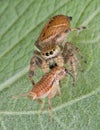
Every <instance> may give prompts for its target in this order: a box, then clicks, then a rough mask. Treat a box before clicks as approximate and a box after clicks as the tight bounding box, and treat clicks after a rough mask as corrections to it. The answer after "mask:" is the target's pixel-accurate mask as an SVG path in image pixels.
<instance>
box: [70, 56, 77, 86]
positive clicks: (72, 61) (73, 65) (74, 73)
mask: <svg viewBox="0 0 100 130" xmlns="http://www.w3.org/2000/svg"><path fill="white" fill-rule="evenodd" d="M69 61H70V65H71V69H72V72H73V85H75V82H76V76H77V72H76V66H75V59H74V58H73V57H70V58H69Z"/></svg>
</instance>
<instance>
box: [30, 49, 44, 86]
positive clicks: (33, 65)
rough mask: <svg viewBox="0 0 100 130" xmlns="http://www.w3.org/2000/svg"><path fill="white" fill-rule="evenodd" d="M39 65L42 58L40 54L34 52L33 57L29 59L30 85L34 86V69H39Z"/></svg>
mask: <svg viewBox="0 0 100 130" xmlns="http://www.w3.org/2000/svg"><path fill="white" fill-rule="evenodd" d="M41 64H42V58H41V55H40V52H38V51H34V56H33V57H32V58H31V61H30V68H29V79H30V81H31V82H32V85H35V82H34V80H33V78H32V77H33V76H34V74H35V70H36V67H40V68H41Z"/></svg>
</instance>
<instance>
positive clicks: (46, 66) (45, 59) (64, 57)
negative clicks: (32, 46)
mask: <svg viewBox="0 0 100 130" xmlns="http://www.w3.org/2000/svg"><path fill="white" fill-rule="evenodd" d="M75 52H77V53H78V54H79V55H80V56H81V58H83V56H82V54H81V52H80V50H79V49H78V48H77V47H75V46H74V45H73V44H72V43H70V42H66V44H65V45H64V47H63V48H62V49H61V47H59V45H57V44H48V46H45V47H44V48H42V49H41V51H35V52H34V56H33V57H32V59H31V61H30V70H29V77H30V80H31V82H32V84H33V85H34V84H35V82H34V80H33V78H32V76H33V75H34V71H35V69H36V67H37V66H38V67H40V68H41V69H42V70H43V71H44V72H45V73H47V72H49V70H50V69H52V68H54V67H55V66H60V67H63V66H64V65H65V64H67V63H69V64H70V66H71V70H72V72H73V84H75V81H76V76H77V72H76V66H75V62H77V63H78V66H79V67H80V69H81V71H82V67H81V64H80V61H79V60H78V58H77V56H76V54H75ZM84 62H85V61H84Z"/></svg>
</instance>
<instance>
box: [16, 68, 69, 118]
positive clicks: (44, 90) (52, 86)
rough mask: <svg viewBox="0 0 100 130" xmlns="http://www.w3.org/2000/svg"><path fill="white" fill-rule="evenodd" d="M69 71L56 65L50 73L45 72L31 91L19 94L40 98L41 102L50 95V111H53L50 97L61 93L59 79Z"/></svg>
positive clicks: (35, 98)
mask: <svg viewBox="0 0 100 130" xmlns="http://www.w3.org/2000/svg"><path fill="white" fill-rule="evenodd" d="M67 73H69V72H68V71H67V69H65V67H55V68H53V69H52V70H51V71H50V72H49V73H47V74H45V75H44V76H43V77H42V78H41V80H40V81H39V82H37V83H36V84H35V85H34V87H33V89H32V90H31V91H29V92H27V93H26V94H23V95H19V96H28V97H30V98H31V99H33V100H38V101H39V102H40V103H43V102H42V100H41V99H42V98H45V97H48V105H49V110H50V113H52V106H51V102H50V99H51V98H53V97H54V96H56V95H57V94H59V95H61V91H60V86H59V80H61V79H62V78H64V77H65V76H66V75H67ZM15 97H17V96H15ZM41 109H42V110H43V104H42V108H41ZM50 116H51V114H50Z"/></svg>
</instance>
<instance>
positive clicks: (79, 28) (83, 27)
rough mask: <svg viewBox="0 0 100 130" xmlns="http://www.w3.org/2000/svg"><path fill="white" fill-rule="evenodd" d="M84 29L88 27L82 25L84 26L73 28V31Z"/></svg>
mask: <svg viewBox="0 0 100 130" xmlns="http://www.w3.org/2000/svg"><path fill="white" fill-rule="evenodd" d="M83 29H86V27H85V26H82V27H78V28H71V31H81V30H83Z"/></svg>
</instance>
